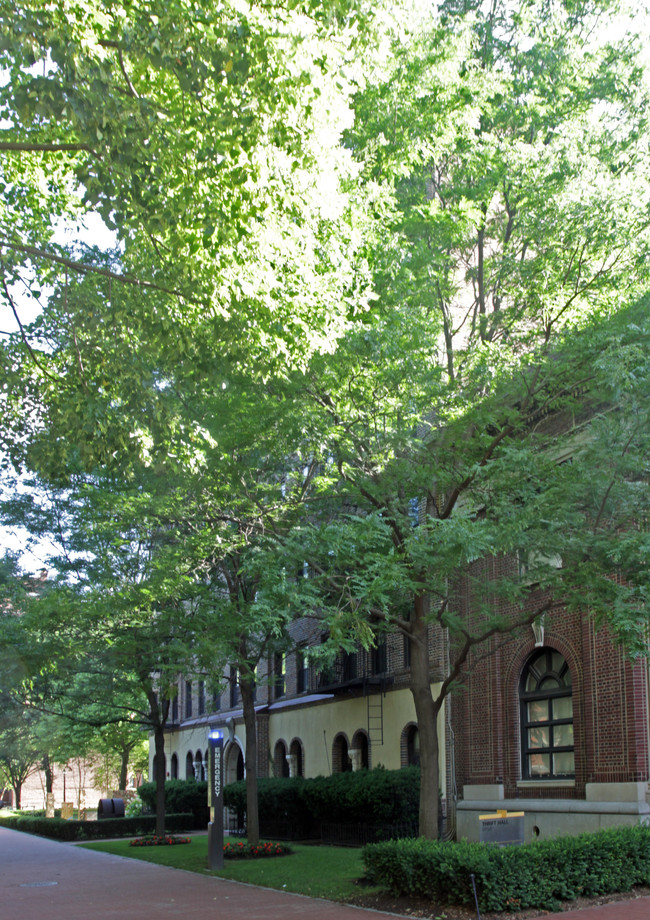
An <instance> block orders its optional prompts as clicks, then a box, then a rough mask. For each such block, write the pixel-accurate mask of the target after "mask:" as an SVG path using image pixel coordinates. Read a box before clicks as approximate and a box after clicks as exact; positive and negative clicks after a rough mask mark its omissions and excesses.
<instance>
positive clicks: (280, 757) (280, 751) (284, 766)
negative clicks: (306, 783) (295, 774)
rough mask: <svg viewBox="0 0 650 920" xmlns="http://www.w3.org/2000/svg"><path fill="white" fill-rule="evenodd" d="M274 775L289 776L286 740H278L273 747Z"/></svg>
mask: <svg viewBox="0 0 650 920" xmlns="http://www.w3.org/2000/svg"><path fill="white" fill-rule="evenodd" d="M273 776H277V777H284V778H286V777H288V776H289V764H288V763H287V746H286V744H285V743H284V741H277V742H276V744H275V748H274V749H273Z"/></svg>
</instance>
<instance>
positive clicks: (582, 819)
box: [456, 782, 650, 843]
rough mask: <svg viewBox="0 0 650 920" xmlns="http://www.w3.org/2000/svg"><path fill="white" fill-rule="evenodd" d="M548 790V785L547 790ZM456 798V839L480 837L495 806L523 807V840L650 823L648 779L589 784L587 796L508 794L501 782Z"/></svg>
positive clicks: (471, 788) (466, 789)
mask: <svg viewBox="0 0 650 920" xmlns="http://www.w3.org/2000/svg"><path fill="white" fill-rule="evenodd" d="M549 791H550V790H549ZM464 795H465V798H464V799H463V801H461V802H458V804H457V812H456V826H457V836H458V839H459V840H460V839H463V838H464V839H466V840H474V841H477V840H479V839H480V820H479V816H480V815H485V814H494V813H495V812H496V811H497V809H505V810H506V811H509V812H511V811H523V812H524V841H525V842H526V843H531V842H532V841H534V840H543V839H547V838H550V837H560V836H563V835H575V834H582V833H585V832H587V831H598V830H601V829H603V828H608V827H616V826H621V825H625V826H631V825H635V824H650V804H649V802H648V798H649V793H648V784H647V783H645V782H640V783H636V782H631V783H588V784H587V794H586V798H585V799H584V800H575V799H573V800H571V799H563V798H545V799H527V798H523V797H522V798H517V799H506V798H505V797H504V794H503V786H502V785H499V784H494V785H491V786H490V785H481V786H478V785H477V786H465V787H464Z"/></svg>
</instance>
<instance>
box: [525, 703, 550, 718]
mask: <svg viewBox="0 0 650 920" xmlns="http://www.w3.org/2000/svg"><path fill="white" fill-rule="evenodd" d="M528 721H529V722H548V700H535V702H533V703H528Z"/></svg>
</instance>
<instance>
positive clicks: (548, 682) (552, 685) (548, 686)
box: [539, 677, 561, 690]
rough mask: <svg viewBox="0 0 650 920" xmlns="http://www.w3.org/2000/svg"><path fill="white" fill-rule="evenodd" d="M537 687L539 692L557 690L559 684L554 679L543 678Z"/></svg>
mask: <svg viewBox="0 0 650 920" xmlns="http://www.w3.org/2000/svg"><path fill="white" fill-rule="evenodd" d="M539 686H540V690H541V689H544V690H559V688H560V686H561V684H560V682H559V680H556V679H555V677H545V678H544V680H543V681H542V682H541V684H540V685H539Z"/></svg>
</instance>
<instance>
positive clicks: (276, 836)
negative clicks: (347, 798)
mask: <svg viewBox="0 0 650 920" xmlns="http://www.w3.org/2000/svg"><path fill="white" fill-rule="evenodd" d="M224 829H225V831H226V833H228V834H229V835H230V836H233V837H235V836H241V837H243V836H245V835H246V819H245V817H242V816H238V815H237V813H236V812H234V811H230V810H226V811H224ZM260 834H261V836H262V837H266V838H267V839H272V840H294V841H298V840H309V841H311V842H318V843H325V844H328V845H330V846H340V847H362V846H365V844H366V843H377V842H378V841H380V840H395V839H397V838H398V837H417V836H418V823H417V821H414V822H411V821H405V822H402V823H399V824H367V823H364V824H348V823H341V822H333V821H332V822H329V821H327V822H326V821H322V822H319V823H318V824H315V825H313V826H310V827H300V826H297V825H296V823H295V822H292V821H269V820H265V819H264V818H263V817H260Z"/></svg>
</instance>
